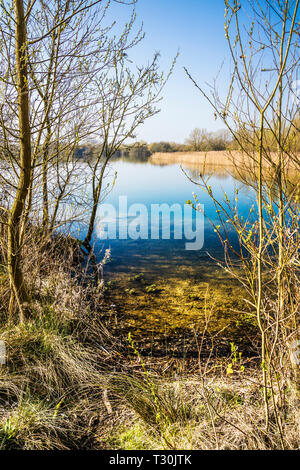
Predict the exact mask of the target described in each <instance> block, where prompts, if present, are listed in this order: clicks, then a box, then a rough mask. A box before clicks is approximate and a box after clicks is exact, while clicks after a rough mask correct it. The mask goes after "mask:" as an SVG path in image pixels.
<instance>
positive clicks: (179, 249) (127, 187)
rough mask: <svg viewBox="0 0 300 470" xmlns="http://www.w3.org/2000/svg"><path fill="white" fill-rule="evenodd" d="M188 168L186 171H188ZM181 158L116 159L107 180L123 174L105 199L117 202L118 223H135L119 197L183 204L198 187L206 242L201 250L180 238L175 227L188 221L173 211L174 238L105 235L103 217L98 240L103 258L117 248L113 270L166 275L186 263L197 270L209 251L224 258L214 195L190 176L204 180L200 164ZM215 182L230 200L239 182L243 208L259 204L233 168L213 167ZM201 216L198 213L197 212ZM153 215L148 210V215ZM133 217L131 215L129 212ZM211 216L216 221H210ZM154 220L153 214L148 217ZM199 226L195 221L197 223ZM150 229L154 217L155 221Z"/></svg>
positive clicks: (221, 194) (96, 233) (217, 190)
mask: <svg viewBox="0 0 300 470" xmlns="http://www.w3.org/2000/svg"><path fill="white" fill-rule="evenodd" d="M184 171H185V172H186V174H185V173H184ZM184 171H183V170H182V168H181V167H180V165H179V164H174V165H165V166H159V165H153V164H151V163H135V162H126V161H115V162H113V163H112V164H111V165H110V168H109V174H108V176H107V178H106V183H105V184H107V183H108V182H111V181H112V180H113V178H114V175H115V173H117V178H116V181H115V184H114V186H113V189H112V190H111V191H110V192H109V194H108V195H107V197H106V198H105V201H103V202H104V203H105V204H112V205H113V206H114V207H115V209H116V212H117V215H116V217H117V219H118V220H117V221H116V222H117V226H118V224H119V223H120V224H124V223H126V222H127V223H128V222H129V223H130V220H126V214H125V213H122V211H121V212H119V210H118V208H119V197H120V196H126V197H127V203H128V207H129V206H130V205H132V204H143V205H145V206H146V207H147V209H148V214H150V213H151V209H150V208H151V204H162V203H167V204H168V205H170V206H171V205H172V204H176V203H177V204H180V205H182V208H183V207H184V205H185V201H187V200H192V201H193V200H194V198H193V192H194V193H196V195H197V196H198V202H200V203H201V204H202V205H203V206H204V213H205V221H204V245H203V247H202V249H201V250H192V251H189V250H186V249H185V243H186V241H187V240H185V239H184V238H183V239H182V240H175V239H174V237H173V232H174V229H176V228H178V226H181V225H182V220H181V218H180V217H176V216H175V217H171V237H170V240H163V239H162V238H161V233H160V239H158V240H151V239H148V240H143V239H138V240H131V239H127V240H120V239H118V231H117V239H109V240H105V241H104V240H100V239H99V234H100V235H101V228H100V227H102V225H101V221H100V220H98V222H97V224H96V228H95V231H94V235H93V243H94V244H95V248H96V250H97V251H98V252H101V254H99V257H100V258H101V256H102V253H103V250H105V249H106V248H110V249H111V254H112V260H111V262H110V263H109V265H107V268H106V272H107V273H121V272H124V273H126V272H127V273H128V272H131V271H132V272H145V273H149V274H150V275H151V274H154V273H156V274H157V273H159V275H160V276H172V277H174V276H176V273H177V272H178V275H181V273H182V269H183V268H184V267H186V268H188V267H189V268H193V270H195V272H197V271H198V270H199V269H201V267H202V266H203V263H204V262H205V263H207V262H208V260H209V257H208V253H209V254H211V255H212V256H214V257H217V258H222V253H223V248H222V245H221V243H220V241H219V238H218V236H217V234H216V233H215V232H214V228H213V227H212V225H211V222H210V221H213V222H214V223H216V224H218V216H217V213H216V209H215V207H214V204H213V202H212V200H211V198H210V197H209V196H208V195H207V194H206V193H205V192H204V191H203V190H202V189H201V188H200V187H199V186H197V185H196V184H194V183H193V182H192V181H190V180H189V178H188V177H187V175H188V176H189V177H190V178H191V179H192V180H193V181H199V180H200V178H199V172H200V169H197V168H186V167H185V168H184ZM211 173H212V174H211V175H210V179H209V184H210V186H211V187H212V190H213V192H214V195H215V196H216V198H217V199H220V200H224V193H225V192H226V194H227V196H228V198H229V199H230V200H234V197H235V194H234V191H235V189H236V188H239V202H238V207H239V213H240V214H241V215H244V216H246V215H247V214H248V213H249V208H250V207H251V205H252V204H253V200H254V199H253V194H252V192H251V190H250V189H249V188H248V187H247V186H245V185H244V184H243V183H241V182H240V181H238V180H237V179H235V178H234V177H233V176H232V175H231V174H230V168H229V169H228V168H226V167H223V168H222V167H218V168H216V169H212V170H211ZM194 216H195V213H194V215H193V217H194ZM142 217H144V218H147V215H146V214H145V215H144V216H142ZM129 219H130V218H129ZM209 219H210V221H209ZM148 222H150V220H148ZM194 228H195V227H194ZM149 231H150V223H149ZM84 234H85V230H84V228H83V229H81V233H80V238H83V237H84Z"/></svg>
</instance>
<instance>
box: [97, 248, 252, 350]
mask: <svg viewBox="0 0 300 470" xmlns="http://www.w3.org/2000/svg"><path fill="white" fill-rule="evenodd" d="M132 245H133V246H132V247H131V249H130V248H129V247H128V245H127V251H126V254H125V253H124V252H123V251H118V250H117V249H116V250H115V251H114V250H113V249H112V260H111V262H109V263H108V264H107V265H106V266H105V280H106V294H105V295H106V299H107V303H108V306H109V314H108V315H109V323H110V325H111V328H112V330H113V331H115V333H116V334H117V335H118V336H120V335H121V337H122V339H123V341H124V343H125V344H126V342H128V341H127V337H128V334H129V333H130V334H131V337H132V338H133V340H134V342H135V344H136V347H137V349H138V351H139V352H140V353H141V354H143V355H147V356H153V357H157V356H166V357H178V358H185V357H187V358H188V357H194V358H195V357H198V355H199V352H200V355H201V356H204V357H205V356H208V355H210V354H211V353H212V354H213V355H216V356H218V355H220V356H223V355H228V354H230V351H231V343H234V344H235V345H237V346H238V348H239V351H242V352H243V354H244V355H247V356H253V355H256V351H255V350H254V349H253V348H252V346H251V345H252V343H253V339H254V337H255V333H256V330H255V327H254V320H253V317H251V315H250V314H249V313H248V311H247V310H246V304H245V301H244V298H245V292H243V291H242V289H241V285H240V284H239V283H238V281H236V280H235V279H233V278H232V277H230V276H229V274H227V273H226V272H225V271H224V270H223V269H222V268H221V267H220V266H218V265H217V263H216V261H214V260H212V259H210V258H209V257H208V256H207V255H204V254H203V253H202V254H198V255H195V254H189V255H186V254H185V253H180V251H179V250H176V253H174V254H173V256H170V250H168V251H166V250H164V247H163V246H162V245H163V244H160V250H161V252H156V253H155V254H153V252H151V250H148V252H146V251H145V253H144V255H143V256H138V255H136V257H134V254H133V253H132V252H131V250H133V251H134V250H135V247H134V243H133V244H132ZM220 254H221V253H220ZM181 255H182V256H184V262H183V259H181ZM196 256H198V258H199V259H198V261H197V262H196V261H195V257H196ZM133 259H134V261H135V262H133ZM128 348H129V350H130V346H129V343H128Z"/></svg>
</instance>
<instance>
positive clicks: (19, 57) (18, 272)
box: [7, 0, 31, 322]
mask: <svg viewBox="0 0 300 470" xmlns="http://www.w3.org/2000/svg"><path fill="white" fill-rule="evenodd" d="M14 7H15V21H16V30H15V45H16V70H17V86H18V114H19V130H20V140H19V143H20V174H19V181H18V185H17V190H16V195H15V199H14V202H13V205H12V208H11V210H10V216H9V226H8V248H7V250H8V251H7V257H8V270H9V278H10V284H11V302H10V310H12V308H13V301H12V300H13V298H14V299H15V300H16V301H17V304H18V308H19V315H20V321H21V322H22V321H24V319H25V316H26V313H28V293H27V290H26V286H25V284H24V279H23V272H22V253H21V242H20V229H21V223H22V216H23V213H24V209H25V202H26V198H27V195H28V190H29V186H30V181H31V132H30V120H29V91H28V70H27V44H26V36H27V35H26V22H25V18H24V5H23V0H15V2H14ZM10 313H11V311H10Z"/></svg>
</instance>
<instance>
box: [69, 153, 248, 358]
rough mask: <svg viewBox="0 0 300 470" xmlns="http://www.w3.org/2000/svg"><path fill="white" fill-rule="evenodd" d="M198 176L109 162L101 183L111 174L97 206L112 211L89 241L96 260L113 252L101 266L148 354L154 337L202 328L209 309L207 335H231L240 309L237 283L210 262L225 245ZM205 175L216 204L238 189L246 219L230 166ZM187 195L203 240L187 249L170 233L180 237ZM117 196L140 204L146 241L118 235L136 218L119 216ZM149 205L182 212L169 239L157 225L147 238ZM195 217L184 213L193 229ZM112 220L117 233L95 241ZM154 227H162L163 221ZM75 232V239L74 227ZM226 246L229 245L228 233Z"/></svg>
mask: <svg viewBox="0 0 300 470" xmlns="http://www.w3.org/2000/svg"><path fill="white" fill-rule="evenodd" d="M200 171H201V170H200V169H199V168H197V167H195V166H190V167H187V166H185V167H183V168H181V167H180V165H179V164H171V165H154V164H151V163H139V162H137V163H135V162H127V161H121V160H118V161H114V162H112V163H111V164H110V167H109V170H108V175H107V177H106V183H105V184H108V183H109V182H110V183H111V182H112V181H113V180H114V175H115V173H117V177H116V180H115V183H114V186H113V188H110V189H109V191H108V194H107V196H106V197H105V200H104V201H102V206H103V204H106V205H110V206H108V207H111V210H110V213H109V214H108V216H107V214H102V215H103V217H104V218H105V220H106V222H103V220H102V222H103V223H101V220H98V222H97V224H96V228H95V231H94V235H93V243H94V245H95V250H96V253H97V256H98V259H99V260H101V259H102V257H103V255H104V251H105V250H106V249H108V248H109V249H110V250H111V260H110V262H109V263H108V264H106V266H105V268H104V278H105V281H106V283H107V285H108V287H109V290H110V295H111V301H112V303H113V304H116V305H121V311H122V315H123V317H124V318H126V321H127V322H128V324H129V326H130V327H131V328H134V331H135V333H136V334H137V335H142V334H144V336H147V338H149V332H151V335H152V340H153V341H154V343H151V350H152V349H153V347H154V346H153V344H155V339H153V338H157V337H158V336H164V337H170V331H171V330H172V331H173V332H176V331H177V332H178V331H179V330H180V329H183V330H186V328H189V329H190V330H195V329H197V328H198V329H199V328H200V329H201V328H203V321H204V317H205V316H207V314H208V313H209V312H213V314H212V318H211V330H212V331H217V330H219V329H222V328H225V329H227V330H228V332H229V333H228V334H229V338H231V337H232V335H233V331H234V328H235V327H236V325H237V322H238V321H239V320H237V317H236V316H235V315H234V314H232V313H231V312H232V311H233V310H235V311H238V310H239V309H241V308H243V307H242V305H243V301H242V297H243V295H242V293H241V288H240V286H239V284H238V283H237V282H236V281H234V280H232V279H231V278H230V277H229V276H228V274H226V273H225V272H224V270H222V269H221V268H220V267H219V266H218V265H217V262H216V261H215V260H213V259H212V257H213V258H216V259H219V260H222V259H223V247H222V244H221V242H220V240H219V237H218V235H217V233H216V232H215V230H214V227H213V226H212V222H213V223H215V224H218V220H219V219H218V214H217V213H216V208H215V206H214V204H213V202H212V200H211V198H210V197H209V196H208V195H207V194H206V193H205V192H204V191H203V190H202V189H201V188H200V187H199V186H197V184H195V183H193V182H192V181H191V180H190V179H192V180H193V181H195V182H199V181H200V178H199V173H200ZM204 176H205V177H209V184H210V186H211V188H212V190H213V193H214V195H215V196H216V197H217V198H218V199H220V200H224V193H226V194H227V197H228V198H229V200H232V201H234V199H235V196H236V193H235V190H236V189H237V188H238V190H239V197H238V207H239V213H240V215H244V216H247V215H248V213H249V209H250V207H251V206H252V204H253V203H254V196H253V192H252V190H251V189H250V188H249V187H248V186H246V185H244V184H243V183H242V182H240V181H239V180H238V179H237V178H236V177H234V176H233V171H232V169H231V168H230V167H222V166H218V167H216V168H212V167H210V169H209V174H208V173H207V174H206V175H204ZM189 178H190V179H189ZM193 193H196V195H197V196H198V202H199V203H200V204H201V205H202V206H203V208H204V215H205V217H204V219H203V220H202V222H203V226H202V227H201V230H203V235H204V243H203V247H201V249H198V250H194V249H192V250H186V242H187V240H185V239H184V238H182V239H174V233H179V232H180V230H181V229H182V227H183V224H184V222H186V220H185V218H184V220H183V217H182V214H183V213H184V206H186V204H185V202H186V201H188V200H191V201H193V199H194V198H193ZM120 197H121V198H123V199H121V200H123V201H124V198H125V197H126V203H127V207H129V208H130V207H132V205H133V204H138V205H139V206H135V207H134V208H136V207H137V208H142V209H143V211H142V213H139V218H138V221H139V223H140V225H143V223H144V224H145V227H146V228H145V229H144V231H143V234H144V239H141V238H138V239H132V238H127V239H120V238H119V235H120V230H121V232H122V230H123V229H124V226H126V225H127V226H128V225H129V226H130V224H131V223H134V220H135V217H134V216H133V215H132V214H130V211H129V213H128V212H126V211H125V212H124V207H123V208H121V210H120V211H119V205H120ZM153 204H167V205H168V207H170V206H171V205H173V204H178V205H180V207H181V208H182V214H180V211H178V213H176V214H175V215H174V217H171V224H170V225H171V228H170V237H169V239H162V233H161V232H162V228H163V227H161V228H160V233H159V239H151V238H149V237H150V235H151V230H150V226H151V221H150V218H151V205H153ZM141 205H142V206H141ZM113 209H114V210H115V212H114V211H113ZM133 212H134V211H133ZM140 212H141V211H140ZM195 215H196V212H195V211H192V210H191V213H189V214H187V215H186V217H187V221H188V223H192V222H194V227H193V228H194V229H195V223H196V221H195ZM147 221H148V224H147V223H146V222H147ZM114 222H115V223H116V224H115V225H116V228H115V235H114V234H113V232H114V229H113V228H111V232H110V233H111V234H113V235H114V236H113V237H112V238H110V239H107V240H103V239H100V238H101V237H103V235H104V234H105V233H106V231H107V230H108V225H109V224H113V223H114ZM159 222H161V224H162V225H163V221H162V220H160V221H159ZM155 224H156V225H157V221H156V222H155V223H154V225H155ZM156 228H157V227H156ZM106 229H107V230H106ZM123 232H124V230H123ZM73 234H74V235H76V230H75V228H73ZM156 234H157V231H156ZM84 235H85V230H84V226H81V229H80V233H77V236H79V237H80V238H84ZM146 235H147V238H146ZM231 242H232V243H235V240H234V235H233V234H232V239H231ZM232 322H233V323H232ZM176 347H178V345H177V346H176ZM148 348H150V346H149V344H148ZM174 349H175V348H174Z"/></svg>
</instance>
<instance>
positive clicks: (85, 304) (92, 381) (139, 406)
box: [0, 233, 300, 450]
mask: <svg viewBox="0 0 300 470" xmlns="http://www.w3.org/2000/svg"><path fill="white" fill-rule="evenodd" d="M37 236H38V235H37V234H32V233H31V235H29V233H28V240H27V243H26V251H25V253H24V261H25V264H26V280H27V283H28V285H29V288H30V293H31V300H32V318H31V319H30V320H29V321H28V322H26V323H25V324H24V325H19V324H17V322H14V321H11V322H10V323H7V321H6V319H5V311H6V307H5V301H6V299H7V289H8V286H7V275H6V273H5V270H2V274H1V289H0V296H1V300H2V313H3V316H2V323H1V324H0V340H3V341H5V343H6V347H7V362H6V364H5V365H4V366H3V365H2V366H0V449H41V450H45V449H126V450H130V449H195V450H197V449H277V448H280V446H281V443H280V442H281V441H280V436H279V434H278V429H277V427H276V425H275V419H274V415H273V412H272V404H271V403H270V409H271V423H270V429H269V430H268V432H265V430H264V428H263V422H264V406H263V394H262V388H261V379H260V368H259V366H258V367H257V368H256V367H254V366H253V361H252V360H246V359H245V361H244V360H243V366H244V367H245V369H243V367H242V363H240V362H239V363H237V364H234V367H233V373H230V374H228V373H227V372H228V366H229V364H230V363H231V362H232V358H228V359H225V358H223V359H217V358H214V359H213V360H212V359H208V360H207V362H206V363H205V364H202V362H200V363H198V361H197V360H196V359H195V360H194V367H193V369H192V368H191V367H190V365H189V364H187V365H185V364H184V363H185V362H186V361H187V360H181V361H180V360H175V359H173V363H172V367H171V365H170V364H171V363H170V364H169V362H168V361H169V360H166V359H165V358H161V359H156V360H153V359H151V358H142V357H141V356H140V355H139V354H137V355H136V354H133V355H129V354H124V351H126V350H127V351H128V350H129V349H130V348H128V345H126V344H123V345H121V344H120V338H118V337H117V336H115V337H113V336H112V335H111V334H110V333H109V331H108V329H109V321H108V319H109V311H108V310H107V305H106V304H105V298H104V290H103V286H102V284H101V282H100V283H99V282H98V281H97V278H95V276H94V271H93V270H90V271H85V270H83V269H81V268H80V263H79V261H81V259H80V250H79V247H78V245H77V244H76V243H75V242H74V241H73V240H68V239H61V238H57V239H54V240H52V241H51V240H48V241H47V242H46V243H41V241H40V240H39V243H36V241H37V238H36V237H37ZM30 240H31V241H30ZM41 253H43V255H41ZM115 334H116V335H117V332H116V333H115ZM186 371H188V372H189V373H188V374H187V372H186ZM276 393H277V392H276ZM284 393H285V395H286V401H285V408H284V409H282V410H281V418H282V428H283V430H284V445H285V448H287V449H299V447H300V445H299V418H300V415H299V397H297V395H296V394H295V392H294V391H293V390H292V389H289V388H286V389H285V390H284ZM275 395H276V394H275ZM276 396H277V395H276Z"/></svg>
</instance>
